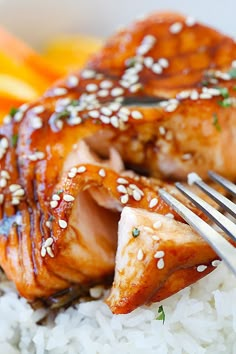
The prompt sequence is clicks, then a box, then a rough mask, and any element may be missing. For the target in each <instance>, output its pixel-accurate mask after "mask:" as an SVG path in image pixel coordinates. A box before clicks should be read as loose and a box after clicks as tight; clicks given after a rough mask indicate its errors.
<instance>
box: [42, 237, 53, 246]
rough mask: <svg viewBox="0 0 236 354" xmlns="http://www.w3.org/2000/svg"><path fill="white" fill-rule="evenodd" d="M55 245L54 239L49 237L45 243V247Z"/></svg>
mask: <svg viewBox="0 0 236 354" xmlns="http://www.w3.org/2000/svg"><path fill="white" fill-rule="evenodd" d="M52 244H53V238H52V237H49V238H47V239H46V241H45V242H44V247H49V246H51V245H52Z"/></svg>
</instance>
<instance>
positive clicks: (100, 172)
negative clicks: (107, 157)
mask: <svg viewBox="0 0 236 354" xmlns="http://www.w3.org/2000/svg"><path fill="white" fill-rule="evenodd" d="M98 174H99V176H101V177H106V171H105V170H104V168H101V169H100V170H99V171H98Z"/></svg>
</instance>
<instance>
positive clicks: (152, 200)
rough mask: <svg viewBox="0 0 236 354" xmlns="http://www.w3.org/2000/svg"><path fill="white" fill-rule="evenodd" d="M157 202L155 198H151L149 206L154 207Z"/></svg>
mask: <svg viewBox="0 0 236 354" xmlns="http://www.w3.org/2000/svg"><path fill="white" fill-rule="evenodd" d="M157 204H158V199H157V198H152V199H151V200H150V202H149V208H154V207H155V206H156V205H157Z"/></svg>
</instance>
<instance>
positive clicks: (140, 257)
mask: <svg viewBox="0 0 236 354" xmlns="http://www.w3.org/2000/svg"><path fill="white" fill-rule="evenodd" d="M143 257H144V254H143V250H142V249H141V248H140V249H139V250H138V253H137V260H138V261H142V260H143Z"/></svg>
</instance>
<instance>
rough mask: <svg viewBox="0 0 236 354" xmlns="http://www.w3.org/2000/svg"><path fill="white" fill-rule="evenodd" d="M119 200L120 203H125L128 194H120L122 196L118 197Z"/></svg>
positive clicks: (127, 199)
mask: <svg viewBox="0 0 236 354" xmlns="http://www.w3.org/2000/svg"><path fill="white" fill-rule="evenodd" d="M120 201H121V203H122V204H126V203H127V202H128V201H129V195H128V194H124V195H122V197H121V198H120Z"/></svg>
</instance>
